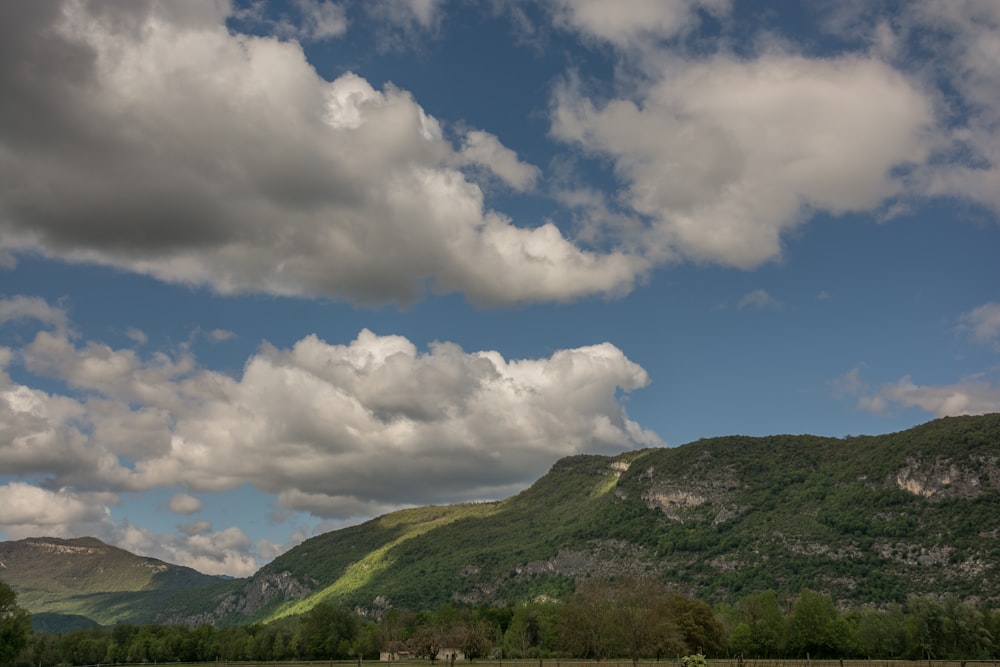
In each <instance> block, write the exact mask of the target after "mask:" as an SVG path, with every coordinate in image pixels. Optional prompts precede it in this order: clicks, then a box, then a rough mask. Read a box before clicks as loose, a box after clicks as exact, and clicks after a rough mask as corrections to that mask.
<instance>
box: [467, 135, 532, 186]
mask: <svg viewBox="0 0 1000 667" xmlns="http://www.w3.org/2000/svg"><path fill="white" fill-rule="evenodd" d="M459 160H460V163H464V164H472V165H478V166H480V167H484V168H486V169H488V170H489V171H490V172H492V173H493V174H494V175H495V176H497V178H499V179H500V180H502V181H503V182H504V183H506V184H507V185H509V186H510V187H511V188H513V189H514V190H518V191H524V190H529V189H531V188H532V187H534V185H535V182H536V181H537V180H538V178H539V177H540V176H541V170H540V169H539V168H538V167H536V166H535V165H533V164H527V163H525V162H522V161H521V160H519V159H518V157H517V153H515V152H514V151H512V150H511V149H509V148H507V147H506V146H504V145H503V144H501V143H500V140H499V139H497V138H496V137H495V136H494V135H492V134H490V133H489V132H483V131H482V130H472V131H470V132H467V133H466V134H465V140H464V142H463V143H462V150H461V152H460V153H459Z"/></svg>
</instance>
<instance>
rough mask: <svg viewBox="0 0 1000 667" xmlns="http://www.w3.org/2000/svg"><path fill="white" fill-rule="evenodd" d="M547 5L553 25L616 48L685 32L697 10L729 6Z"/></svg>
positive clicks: (719, 2)
mask: <svg viewBox="0 0 1000 667" xmlns="http://www.w3.org/2000/svg"><path fill="white" fill-rule="evenodd" d="M550 5H551V8H552V12H553V21H554V23H555V25H557V26H559V27H562V28H566V29H569V30H573V31H576V32H579V33H580V34H582V35H584V36H586V37H589V38H592V39H595V40H600V41H604V42H608V43H610V44H612V45H614V46H615V47H617V48H620V49H632V48H636V47H641V46H644V45H646V43H648V42H650V41H653V40H656V39H669V38H672V37H676V36H677V35H679V34H682V33H684V32H686V31H687V30H689V29H691V28H692V27H694V26H695V25H697V23H698V14H697V11H698V10H699V9H702V10H706V11H709V12H711V13H713V14H717V15H722V14H726V13H728V11H729V9H730V2H729V0H676V1H674V2H663V1H662V0H618V1H617V2H614V3H609V2H604V1H603V0H553V1H552V2H551V3H550Z"/></svg>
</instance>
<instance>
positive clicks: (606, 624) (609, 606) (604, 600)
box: [559, 579, 620, 660]
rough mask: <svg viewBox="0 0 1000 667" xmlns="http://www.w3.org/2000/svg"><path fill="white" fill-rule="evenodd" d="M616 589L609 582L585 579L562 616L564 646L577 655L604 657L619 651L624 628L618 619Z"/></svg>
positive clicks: (561, 628) (561, 635) (566, 649)
mask: <svg viewBox="0 0 1000 667" xmlns="http://www.w3.org/2000/svg"><path fill="white" fill-rule="evenodd" d="M614 597H615V591H614V587H613V586H612V585H611V584H610V583H609V582H607V581H599V580H595V579H585V580H583V581H581V582H580V583H579V584H577V589H576V592H575V593H574V594H573V596H572V597H571V598H570V599H569V601H568V602H567V603H566V607H565V609H564V610H563V613H562V616H561V617H560V619H559V637H560V642H561V643H562V648H563V649H564V650H565V651H566V653H567V654H569V655H571V656H573V657H581V658H594V659H595V660H603V659H604V658H608V657H610V656H611V654H612V653H614V652H616V650H617V647H618V643H619V642H618V637H617V636H616V635H617V633H618V630H619V629H620V627H619V625H618V623H617V622H616V619H615V600H614Z"/></svg>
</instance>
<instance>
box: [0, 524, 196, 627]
mask: <svg viewBox="0 0 1000 667" xmlns="http://www.w3.org/2000/svg"><path fill="white" fill-rule="evenodd" d="M0 562H2V563H3V564H4V567H3V568H0V579H2V580H3V581H4V582H6V583H7V584H9V585H11V586H12V587H13V588H14V589H15V590H16V591H17V594H18V604H20V605H21V606H22V607H24V608H26V609H28V610H29V611H31V612H32V613H33V614H38V615H39V620H38V621H36V623H43V624H44V625H45V626H47V627H54V628H63V627H66V626H67V625H72V626H79V627H85V626H86V625H88V624H92V623H96V624H101V625H110V624H113V623H117V622H122V621H129V622H151V621H152V620H153V618H154V617H155V615H156V610H157V609H158V607H159V605H160V604H162V603H163V602H164V601H165V600H166V599H167V598H169V597H171V596H172V595H174V594H175V593H177V592H178V591H180V590H184V589H186V588H196V587H203V586H205V585H206V584H209V583H212V582H214V581H215V580H216V579H215V577H210V576H208V575H205V574H201V573H200V572H196V571H195V570H192V569H191V568H188V567H181V566H179V565H171V564H169V563H165V562H163V561H161V560H158V559H156V558H146V557H143V556H136V555H135V554H132V553H130V552H128V551H125V550H124V549H119V548H117V547H113V546H110V545H108V544H105V543H104V542H102V541H100V540H98V539H97V538H94V537H80V538H75V539H60V538H55V537H30V538H27V539H23V540H18V541H14V542H0ZM61 619H64V621H65V622H63V620H61Z"/></svg>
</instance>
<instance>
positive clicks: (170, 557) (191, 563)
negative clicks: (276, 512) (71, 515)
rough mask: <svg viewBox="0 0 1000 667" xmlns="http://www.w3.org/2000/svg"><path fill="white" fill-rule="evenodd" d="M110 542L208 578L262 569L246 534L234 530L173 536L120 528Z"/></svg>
mask: <svg viewBox="0 0 1000 667" xmlns="http://www.w3.org/2000/svg"><path fill="white" fill-rule="evenodd" d="M110 541H112V542H113V543H114V544H116V545H117V546H119V547H121V548H123V549H127V550H128V551H131V552H133V553H137V554H140V555H143V556H149V557H151V558H159V559H160V560H163V561H166V562H168V563H174V564H176V565H183V566H185V567H190V568H194V569H195V570H198V571H199V572H204V573H205V574H225V575H229V576H232V577H249V576H251V575H252V574H253V573H254V572H256V571H257V569H258V567H259V566H260V565H259V563H258V561H257V559H256V557H255V556H253V555H252V545H251V544H250V540H249V538H248V537H247V536H246V533H244V532H243V531H242V530H240V529H239V528H236V527H235V526H233V527H229V528H226V529H224V530H220V531H216V532H208V533H205V532H195V533H192V534H182V535H170V534H156V533H153V532H151V531H149V530H146V529H143V528H139V527H136V526H132V525H126V526H124V527H122V528H119V529H118V530H117V531H116V533H115V535H114V536H113V537H112V538H111V540H110Z"/></svg>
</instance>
